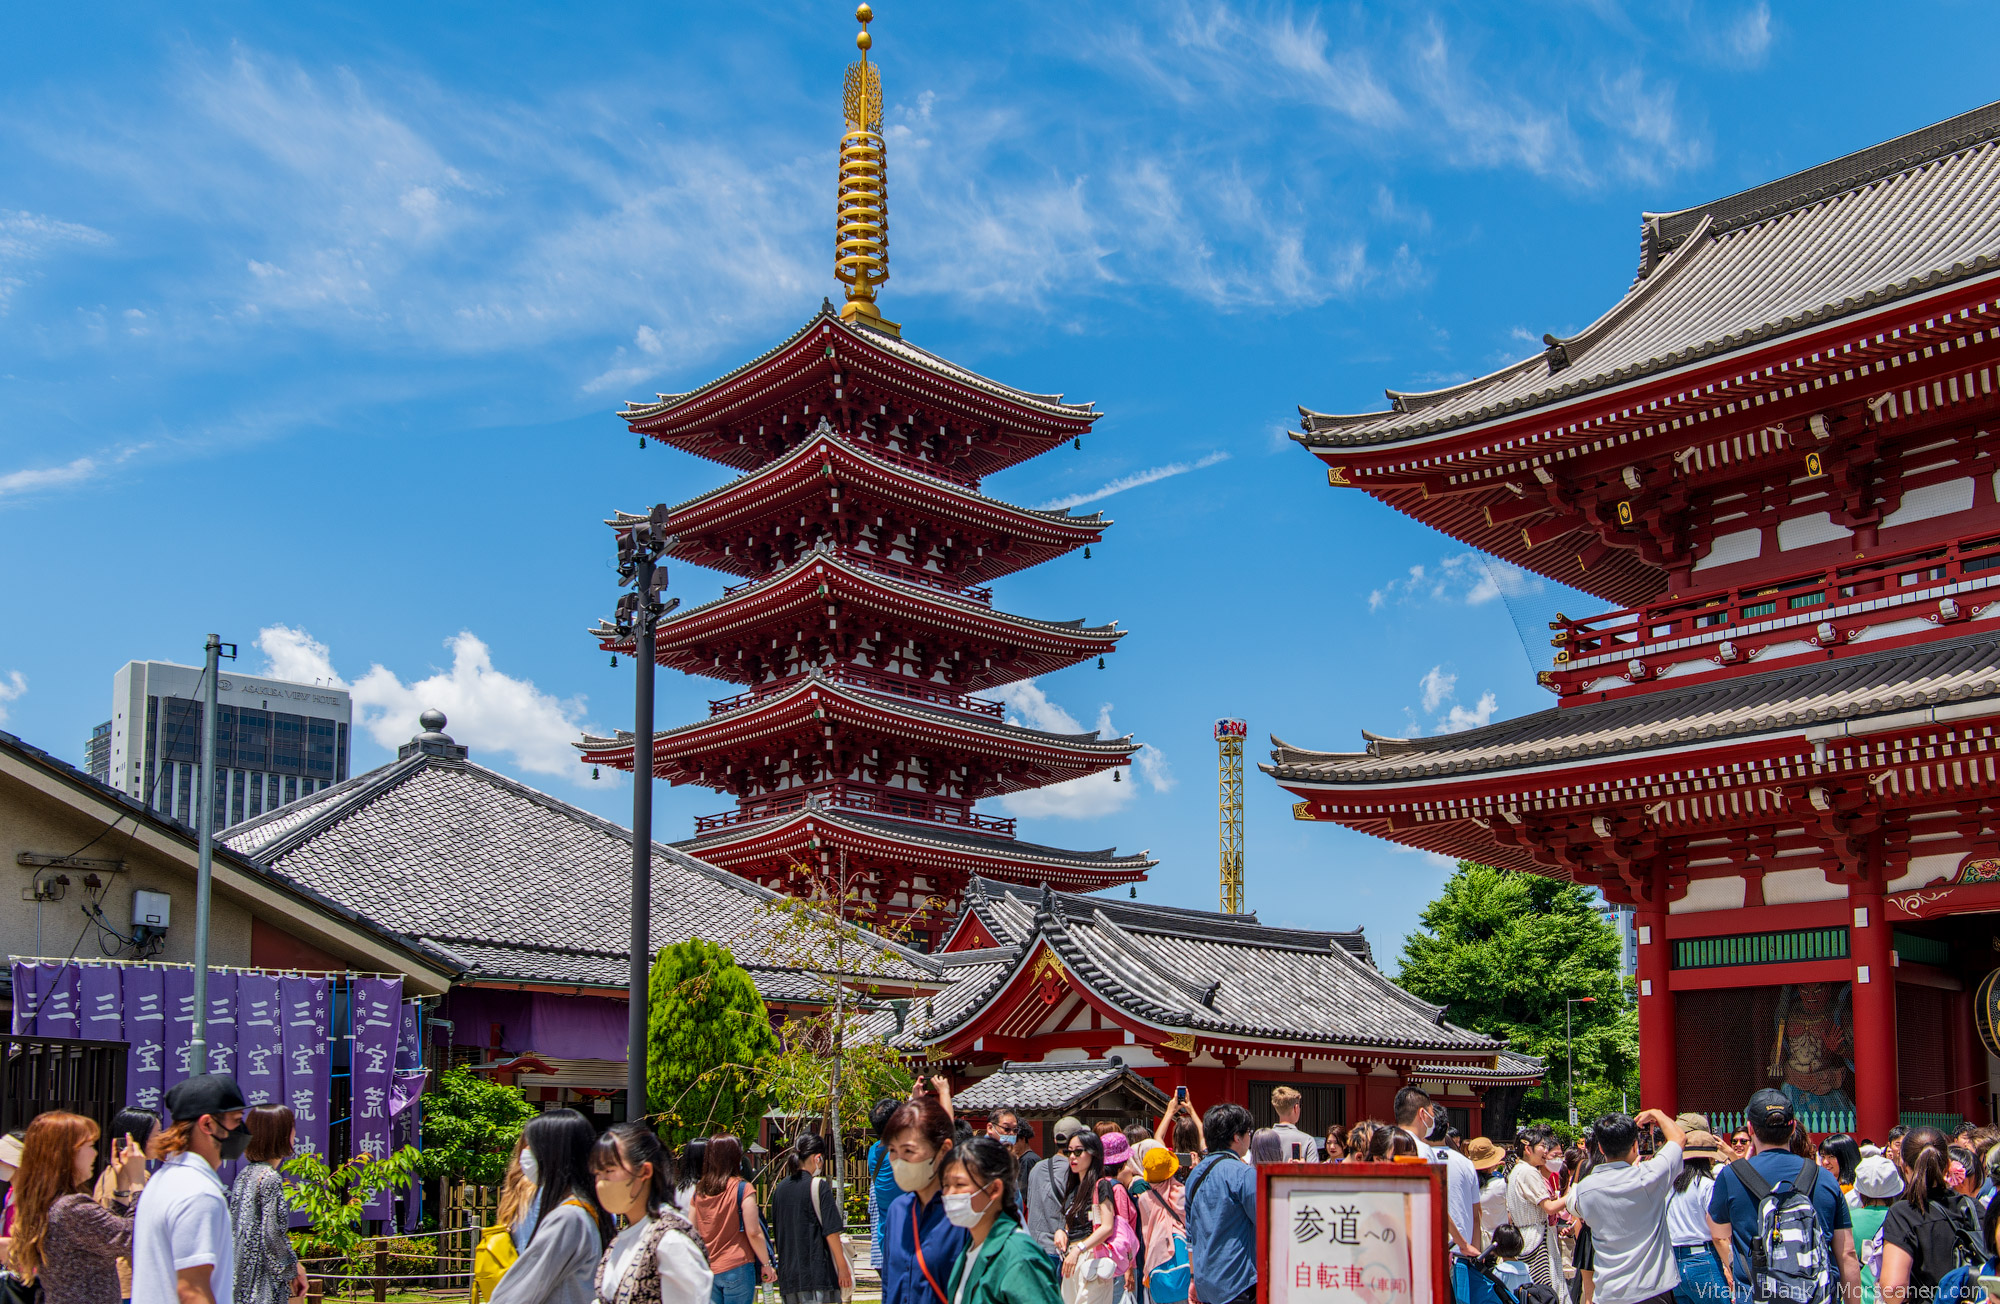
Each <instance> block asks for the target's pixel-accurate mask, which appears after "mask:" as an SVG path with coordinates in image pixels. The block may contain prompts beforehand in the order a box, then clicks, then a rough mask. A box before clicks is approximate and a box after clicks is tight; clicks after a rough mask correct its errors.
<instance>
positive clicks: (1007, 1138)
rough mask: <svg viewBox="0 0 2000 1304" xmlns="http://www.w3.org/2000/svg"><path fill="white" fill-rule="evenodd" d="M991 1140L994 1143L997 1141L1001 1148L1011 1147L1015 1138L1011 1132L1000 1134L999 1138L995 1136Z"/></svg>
mask: <svg viewBox="0 0 2000 1304" xmlns="http://www.w3.org/2000/svg"><path fill="white" fill-rule="evenodd" d="M993 1139H994V1140H995V1141H998V1142H999V1143H1000V1144H1001V1145H1003V1146H1011V1145H1013V1144H1014V1140H1015V1137H1014V1133H1012V1132H1002V1133H1001V1134H1000V1135H999V1136H996V1137H994V1138H993Z"/></svg>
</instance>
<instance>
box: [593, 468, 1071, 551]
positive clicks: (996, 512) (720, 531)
mask: <svg viewBox="0 0 2000 1304" xmlns="http://www.w3.org/2000/svg"><path fill="white" fill-rule="evenodd" d="M829 490H833V491H836V492H837V493H838V494H839V497H837V498H835V499H834V500H833V502H832V503H831V505H830V506H831V513H832V514H835V515H838V514H840V513H841V512H842V511H843V509H845V511H847V512H849V513H854V514H857V515H861V516H863V517H865V518H869V519H871V520H872V518H873V517H874V516H875V515H876V514H877V513H876V512H874V511H872V510H859V511H857V508H858V507H860V506H861V505H860V504H857V503H856V502H855V501H854V499H853V495H855V494H860V495H864V496H870V497H872V498H874V499H878V500H881V501H882V502H886V503H889V504H892V505H895V506H897V507H900V508H902V509H904V510H906V511H908V512H912V513H920V514H921V515H922V516H923V517H924V518H925V519H926V520H927V521H930V522H935V523H938V524H940V525H941V526H942V527H943V528H942V529H940V530H939V531H938V532H939V533H942V534H950V533H952V532H953V531H954V530H956V531H959V532H969V531H978V532H984V533H986V534H989V535H994V536H1004V537H1005V538H1006V539H1007V540H1008V543H1007V545H1006V546H1005V547H1004V548H1001V549H989V550H988V551H987V554H986V555H985V556H977V557H968V558H966V559H965V560H964V562H963V563H962V564H961V565H959V566H958V567H957V569H956V570H955V571H954V573H953V575H952V576H951V577H949V578H951V579H953V580H956V581H959V582H962V583H975V582H978V581H982V580H988V579H992V578H994V577H996V576H1000V575H1007V574H1011V573H1013V572H1014V571H1017V570H1021V569H1023V568H1025V567H1028V566H1033V565H1036V564H1038V563H1040V562H1043V561H1047V560H1049V559H1051V558H1054V557H1058V556H1061V555H1062V554H1064V553H1066V552H1069V551H1071V550H1073V549H1075V548H1078V547H1081V546H1083V545H1084V544H1089V543H1096V542H1097V541H1098V540H1099V539H1100V538H1102V537H1103V534H1104V531H1105V530H1106V529H1107V528H1109V527H1110V525H1111V522H1110V521H1108V520H1106V519H1104V518H1103V517H1102V516H1101V515H1092V516H1079V517H1071V516H1069V515H1068V514H1067V513H1058V512H1039V511H1034V510H1031V509H1028V508H1023V507H1016V506H1013V505H1012V504H1009V503H1003V502H1000V501H998V500H996V499H992V498H988V497H986V496H984V495H982V494H978V493H974V492H973V491H971V490H969V489H965V488H962V487H960V486H958V485H954V484H951V483H950V482H948V481H945V480H939V479H933V478H931V477H929V476H926V475H925V474H923V473H922V472H921V471H917V470H914V469H912V468H908V467H904V466H899V465H897V464H895V463H892V462H888V461H884V460H882V459H881V458H878V457H875V456H874V455H872V454H871V453H869V452H868V451H867V450H866V449H863V448H860V447H857V446H856V445H854V444H851V443H849V442H848V441H847V440H845V439H841V438H838V437H835V436H833V435H830V434H822V435H821V436H820V437H819V438H817V439H815V440H812V441H810V442H806V443H801V444H800V445H798V446H797V447H796V448H794V449H792V450H791V451H790V452H789V453H786V454H785V455H784V456H783V457H781V458H779V459H778V460H777V461H775V462H771V463H769V464H767V465H765V466H764V467H762V468H760V469H758V470H756V471H753V472H751V473H750V474H748V475H746V476H744V477H743V478H741V479H739V480H734V481H731V482H730V483H729V484H726V485H723V486H722V487H721V488H718V489H715V490H712V491H710V492H708V493H706V494H702V495H701V496H699V497H696V498H691V499H689V500H688V501H686V502H684V503H681V504H680V505H678V506H676V507H674V508H673V509H672V511H671V512H670V513H669V516H668V526H667V528H668V529H669V530H670V531H671V532H672V533H674V534H675V535H676V536H677V542H676V543H675V544H674V546H673V547H671V548H670V549H668V555H669V556H672V557H676V558H679V559H680V560H682V561H688V562H694V563H697V564H699V565H703V566H708V567H712V568H714V569H716V570H722V571H728V572H731V573H733V574H737V575H746V576H747V575H756V574H759V573H762V571H763V570H764V569H765V567H764V566H763V565H762V564H760V562H759V560H758V558H756V557H755V556H753V555H751V554H750V553H749V552H748V551H747V550H745V549H744V548H742V547H741V546H740V545H741V543H742V540H743V536H744V535H745V534H746V533H749V532H755V533H758V534H763V533H766V532H767V531H766V530H765V529H764V528H763V526H764V525H765V523H766V520H767V518H770V517H773V516H776V515H778V514H780V513H784V514H787V515H789V516H792V517H794V518H796V516H797V515H798V513H799V509H800V508H801V507H813V508H817V507H818V506H819V505H821V504H826V503H827V500H828V497H829ZM630 519H634V520H636V519H637V518H636V517H635V518H630ZM625 523H626V519H625V518H621V519H619V520H615V521H613V522H611V524H612V525H613V526H614V527H618V526H622V525H624V524H625ZM787 524H788V525H789V524H791V522H789V521H788V522H787ZM710 536H723V537H724V538H726V539H727V540H728V544H727V545H722V546H719V545H720V544H721V541H720V540H714V539H711V538H710ZM725 546H726V547H727V548H728V549H729V550H725ZM939 578H940V579H944V578H946V577H943V576H940V577H939Z"/></svg>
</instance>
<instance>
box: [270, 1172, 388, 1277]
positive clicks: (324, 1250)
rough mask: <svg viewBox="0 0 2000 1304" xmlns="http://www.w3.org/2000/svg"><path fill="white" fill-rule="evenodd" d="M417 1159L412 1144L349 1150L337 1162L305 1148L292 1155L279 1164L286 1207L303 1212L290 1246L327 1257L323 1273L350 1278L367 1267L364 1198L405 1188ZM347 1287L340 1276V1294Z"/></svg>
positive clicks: (307, 1256) (369, 1253) (310, 1255)
mask: <svg viewBox="0 0 2000 1304" xmlns="http://www.w3.org/2000/svg"><path fill="white" fill-rule="evenodd" d="M417 1164H418V1155H417V1151H416V1149H415V1148H414V1147H412V1146H404V1147H403V1148H402V1149H401V1150H398V1151H397V1152H396V1153H395V1154H393V1155H390V1156H389V1157H388V1158H386V1159H376V1158H373V1157H371V1156H369V1155H365V1154H362V1155H355V1156H354V1157H353V1158H352V1159H349V1160H348V1161H347V1162H346V1163H343V1164H341V1165H339V1166H338V1167H334V1166H331V1165H329V1164H328V1163H327V1162H326V1159H325V1158H324V1157H323V1156H321V1155H318V1154H315V1153H313V1152H312V1151H310V1150H301V1151H299V1152H298V1153H296V1154H294V1155H293V1156H292V1157H291V1158H290V1159H287V1160H286V1161H285V1162H284V1164H283V1165H282V1167H283V1168H284V1171H285V1172H286V1174H287V1175H289V1176H290V1177H291V1179H292V1181H291V1192H290V1194H291V1198H292V1208H293V1209H295V1210H297V1211H298V1212H300V1213H302V1214H304V1215H305V1216H306V1224H307V1225H306V1227H305V1228H304V1230H302V1231H296V1232H293V1233H292V1234H291V1237H292V1248H293V1249H294V1250H296V1251H297V1252H298V1256H299V1257H300V1258H301V1259H307V1260H318V1261H321V1263H322V1264H325V1263H326V1262H327V1261H329V1260H331V1261H332V1264H331V1270H330V1271H329V1269H328V1268H327V1267H324V1266H323V1267H322V1268H321V1272H320V1275H323V1276H332V1275H334V1274H335V1273H338V1274H341V1275H342V1276H343V1278H352V1277H356V1276H360V1275H362V1274H365V1273H367V1272H369V1271H371V1270H372V1269H373V1266H374V1264H373V1251H372V1250H370V1248H369V1242H368V1241H367V1240H366V1239H365V1238H364V1237H363V1236H362V1226H361V1223H362V1217H363V1215H364V1214H365V1213H366V1212H367V1209H368V1203H369V1201H371V1200H373V1199H374V1198H375V1197H376V1196H377V1195H378V1194H380V1193H381V1192H383V1191H386V1190H389V1189H391V1188H401V1187H407V1186H408V1185H409V1184H410V1183H411V1182H412V1181H414V1180H415V1178H416V1172H417ZM308 1271H310V1269H308ZM348 1287H349V1282H348V1281H347V1280H344V1279H343V1280H342V1282H341V1284H340V1291H341V1293H343V1294H345V1293H346V1291H347V1290H348Z"/></svg>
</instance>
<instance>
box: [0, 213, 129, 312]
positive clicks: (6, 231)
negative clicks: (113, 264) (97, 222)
mask: <svg viewBox="0 0 2000 1304" xmlns="http://www.w3.org/2000/svg"><path fill="white" fill-rule="evenodd" d="M109 243H111V237H109V236H107V235H105V234H104V232H102V231H98V230H95V229H93V228H91V227H87V226H82V225H79V224H78V223H75V222H64V221H61V220H59V219H57V218H53V217H46V216H43V215H42V214H40V213H24V212H18V211H15V212H9V211H5V210H0V313H4V312H6V311H7V305H8V302H9V300H11V299H12V298H13V295H14V292H15V291H16V290H18V289H20V288H21V286H22V285H23V284H25V283H26V280H27V275H28V268H29V266H30V265H31V264H34V263H36V262H39V261H41V260H42V259H44V258H47V257H48V256H49V255H51V254H52V253H54V252H55V251H56V250H58V249H60V248H63V247H64V246H69V247H82V246H89V245H106V244H109Z"/></svg>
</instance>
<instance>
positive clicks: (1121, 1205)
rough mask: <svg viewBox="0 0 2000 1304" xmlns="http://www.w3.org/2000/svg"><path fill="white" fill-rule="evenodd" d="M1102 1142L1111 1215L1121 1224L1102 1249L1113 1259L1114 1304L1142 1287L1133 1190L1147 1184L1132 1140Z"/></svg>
mask: <svg viewBox="0 0 2000 1304" xmlns="http://www.w3.org/2000/svg"><path fill="white" fill-rule="evenodd" d="M1102 1140H1103V1142H1104V1174H1105V1177H1106V1178H1107V1179H1109V1181H1110V1183H1111V1186H1110V1188H1109V1190H1110V1194H1111V1212H1112V1216H1113V1217H1114V1218H1116V1219H1117V1224H1116V1226H1115V1227H1114V1228H1113V1229H1112V1233H1111V1239H1110V1240H1108V1241H1106V1242H1105V1243H1104V1245H1103V1246H1102V1247H1101V1248H1100V1249H1099V1250H1098V1257H1099V1258H1107V1259H1110V1260H1111V1270H1112V1278H1111V1304H1120V1301H1121V1300H1123V1299H1124V1298H1125V1297H1126V1296H1128V1295H1135V1294H1136V1293H1137V1289H1138V1285H1139V1283H1138V1282H1137V1280H1136V1279H1135V1277H1134V1270H1135V1269H1136V1268H1137V1267H1138V1263H1139V1249H1140V1246H1141V1243H1142V1238H1141V1236H1140V1234H1139V1208H1138V1205H1137V1204H1136V1203H1135V1200H1136V1197H1135V1196H1134V1195H1133V1194H1132V1187H1133V1186H1134V1185H1135V1184H1139V1185H1142V1186H1143V1184H1144V1183H1143V1181H1142V1179H1141V1178H1140V1175H1139V1156H1138V1153H1137V1151H1136V1150H1135V1149H1134V1148H1133V1143H1132V1138H1131V1137H1129V1136H1127V1135H1126V1134H1125V1133H1123V1132H1108V1133H1105V1134H1104V1136H1103V1137H1102Z"/></svg>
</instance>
